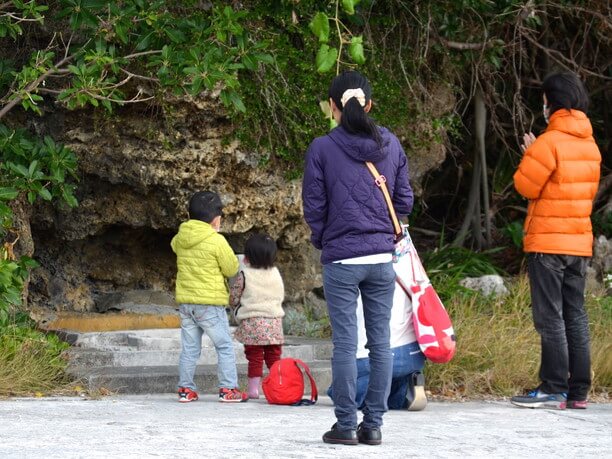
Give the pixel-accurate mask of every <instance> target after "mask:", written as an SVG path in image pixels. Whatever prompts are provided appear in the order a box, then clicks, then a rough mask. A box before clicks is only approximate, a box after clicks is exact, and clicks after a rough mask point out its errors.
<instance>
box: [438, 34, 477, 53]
mask: <svg viewBox="0 0 612 459" xmlns="http://www.w3.org/2000/svg"><path fill="white" fill-rule="evenodd" d="M439 39H440V42H441V43H442V44H443V45H444V46H446V47H447V48H451V49H458V50H460V51H469V50H481V49H484V48H486V47H487V46H488V45H489V42H486V41H485V42H483V43H461V42H459V41H451V40H447V39H445V38H442V37H439Z"/></svg>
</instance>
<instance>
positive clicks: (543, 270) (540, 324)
mask: <svg viewBox="0 0 612 459" xmlns="http://www.w3.org/2000/svg"><path fill="white" fill-rule="evenodd" d="M527 261H528V268H529V282H530V287H531V308H532V312H533V322H534V325H535V329H536V330H537V332H538V333H539V334H540V341H541V346H542V360H541V364H540V380H541V381H542V384H541V386H540V387H541V388H542V390H543V391H544V392H547V393H549V394H558V393H566V394H567V398H568V400H586V399H587V395H588V392H589V388H590V387H591V353H590V350H589V346H590V339H589V319H588V317H587V313H586V311H585V309H584V286H585V274H586V265H587V258H586V257H577V256H573V255H554V254H549V253H529V254H528V256H527ZM568 375H569V377H568Z"/></svg>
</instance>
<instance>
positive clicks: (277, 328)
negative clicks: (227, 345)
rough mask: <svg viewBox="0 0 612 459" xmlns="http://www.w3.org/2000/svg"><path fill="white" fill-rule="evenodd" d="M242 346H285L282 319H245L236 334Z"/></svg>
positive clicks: (235, 336)
mask: <svg viewBox="0 0 612 459" xmlns="http://www.w3.org/2000/svg"><path fill="white" fill-rule="evenodd" d="M234 338H236V339H237V340H238V341H239V342H241V343H242V344H247V345H249V346H266V345H268V344H283V343H284V342H285V338H284V336H283V319H282V317H250V318H248V319H243V320H241V321H240V323H239V324H238V328H237V329H236V331H235V332H234Z"/></svg>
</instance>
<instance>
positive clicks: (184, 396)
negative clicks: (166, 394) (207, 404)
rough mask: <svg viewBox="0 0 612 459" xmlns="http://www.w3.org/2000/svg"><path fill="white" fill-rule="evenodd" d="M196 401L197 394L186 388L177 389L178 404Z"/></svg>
mask: <svg viewBox="0 0 612 459" xmlns="http://www.w3.org/2000/svg"><path fill="white" fill-rule="evenodd" d="M197 399H198V393H197V392H196V391H194V390H191V389H189V388H188V387H179V390H178V401H179V402H180V403H189V402H195V401H196V400H197Z"/></svg>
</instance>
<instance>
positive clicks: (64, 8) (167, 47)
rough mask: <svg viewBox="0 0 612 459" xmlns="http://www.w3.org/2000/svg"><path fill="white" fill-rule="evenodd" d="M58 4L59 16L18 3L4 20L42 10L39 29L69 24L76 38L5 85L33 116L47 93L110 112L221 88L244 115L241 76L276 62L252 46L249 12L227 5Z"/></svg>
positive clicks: (36, 55)
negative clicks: (159, 96) (158, 96)
mask: <svg viewBox="0 0 612 459" xmlns="http://www.w3.org/2000/svg"><path fill="white" fill-rule="evenodd" d="M58 3H59V8H58V9H50V10H48V11H47V9H46V7H45V8H42V7H39V6H36V7H35V6H32V4H34V5H35V2H28V3H27V4H24V3H23V2H14V5H12V6H7V5H4V6H3V8H4V9H8V10H9V13H10V14H11V16H8V18H9V19H6V17H4V16H2V15H0V16H2V17H3V19H5V22H6V21H9V22H11V23H12V24H14V25H15V26H17V27H18V26H19V24H20V21H22V20H26V19H27V18H28V17H29V16H28V15H32V14H34V13H32V12H31V10H32V8H34V11H35V12H36V21H37V22H40V23H42V22H54V21H55V23H57V21H67V26H68V27H69V28H70V29H71V30H72V32H73V35H72V38H71V40H70V41H69V42H65V41H62V42H60V43H58V40H57V39H56V38H55V37H52V38H51V39H50V42H49V45H48V46H47V47H46V48H45V49H44V50H42V49H41V50H35V51H34V52H32V54H31V56H30V58H29V60H28V62H24V63H22V66H21V68H20V69H19V70H15V71H13V72H12V75H13V79H12V81H10V82H8V84H7V82H6V81H5V84H4V86H0V91H2V89H3V88H4V89H5V90H6V89H7V86H8V91H7V93H6V94H5V95H4V97H3V99H4V100H5V101H13V100H16V101H19V103H20V104H21V106H22V107H23V108H24V109H26V110H32V111H35V112H37V113H40V103H41V102H42V100H43V98H42V95H44V94H49V95H53V96H55V97H57V100H59V101H61V102H62V103H64V104H65V105H66V107H68V108H70V109H73V108H80V107H84V106H87V105H91V106H94V107H98V106H99V105H103V106H104V107H105V108H106V109H107V110H109V111H110V110H112V107H113V105H123V104H126V103H134V102H139V101H143V100H148V99H150V98H151V97H152V95H151V94H152V93H155V92H156V91H159V90H161V91H168V92H170V93H174V94H177V95H181V94H183V95H186V94H188V95H191V96H194V97H195V96H197V95H199V94H200V92H201V91H203V90H205V89H207V90H213V89H215V88H217V86H219V89H220V91H221V94H220V96H221V100H222V101H223V103H224V104H226V105H227V106H228V107H231V108H234V109H236V110H239V111H243V110H244V104H243V102H242V100H241V98H240V95H239V92H238V88H239V86H240V83H239V80H238V76H237V75H238V74H237V72H238V71H239V70H242V69H248V70H254V69H255V68H257V66H258V64H260V63H271V62H273V58H272V57H271V56H270V55H269V54H266V53H265V52H264V49H265V47H266V44H265V43H261V42H260V43H255V42H253V41H252V40H250V38H249V35H248V34H247V31H246V29H245V28H244V26H243V21H244V19H245V16H246V12H245V11H235V10H234V9H233V8H232V7H230V6H227V5H224V2H217V5H214V6H213V7H212V8H203V7H201V6H199V4H198V2H195V1H182V2H166V1H160V0H156V1H152V2H146V1H144V0H128V1H116V2H106V1H98V0H61V1H60V2H58ZM1 11H2V10H0V12H1ZM43 12H44V13H45V15H44V16H43V14H42V13H43ZM7 14H8V13H7ZM0 30H2V29H0ZM0 37H1V36H0ZM0 62H2V60H1V59H0ZM5 65H7V64H6V63H5ZM0 68H2V67H0ZM3 74H4V72H2V73H0V75H3ZM51 76H55V78H49V77H51ZM2 81H3V80H2V79H0V82H2ZM135 82H141V83H142V84H143V85H144V86H143V85H140V87H135V86H136V85H134V83H135ZM43 84H44V85H45V86H41V85H43ZM145 86H146V87H145Z"/></svg>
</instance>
